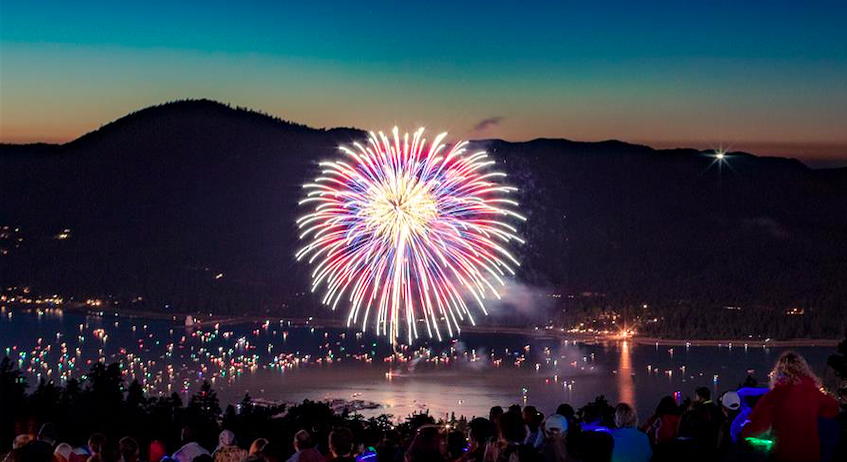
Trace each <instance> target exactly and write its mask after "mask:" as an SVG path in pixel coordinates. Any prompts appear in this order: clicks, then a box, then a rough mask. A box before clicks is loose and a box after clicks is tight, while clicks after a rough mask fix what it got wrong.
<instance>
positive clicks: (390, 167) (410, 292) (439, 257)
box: [296, 127, 525, 343]
mask: <svg viewBox="0 0 847 462" xmlns="http://www.w3.org/2000/svg"><path fill="white" fill-rule="evenodd" d="M423 133H424V129H423V128H420V129H418V130H417V131H416V132H415V133H413V134H412V135H409V134H408V133H406V134H403V135H402V136H401V135H400V134H399V131H398V129H397V128H396V127H395V128H394V130H393V131H392V135H393V136H386V135H385V134H383V133H382V132H379V133H378V134H374V133H373V132H372V133H370V136H369V138H368V141H367V144H365V145H362V144H359V143H354V144H353V147H352V148H348V147H345V146H342V147H341V148H340V149H341V152H342V153H343V154H344V156H343V158H341V159H338V160H335V161H331V162H322V163H320V166H321V168H322V172H321V176H319V177H318V178H316V179H315V180H314V182H312V183H308V184H306V185H304V186H303V188H304V189H305V190H306V191H307V194H306V197H305V198H304V199H303V200H302V201H300V204H301V205H307V206H308V207H309V208H310V212H309V213H308V214H307V215H305V216H303V217H301V218H300V219H298V220H297V226H298V227H299V229H300V232H301V233H300V239H302V240H304V241H306V242H307V243H306V245H305V247H303V248H302V249H300V250H299V251H298V252H297V254H296V256H297V259H298V260H301V259H306V260H307V261H308V262H309V263H310V264H311V265H313V272H312V291H313V292H314V291H315V290H317V289H318V288H320V287H323V289H324V295H323V300H322V301H323V303H324V304H326V305H329V306H331V307H332V309H333V310H334V309H336V307H337V306H338V305H339V303H340V304H342V306H345V307H347V308H348V314H347V325H348V327H349V326H351V325H357V326H359V325H360V326H361V329H362V330H366V329H367V325H368V322H369V321H372V322H373V324H374V326H375V328H376V332H377V334H378V335H386V336H388V337H389V338H390V340H391V342H395V341H396V340H397V339H398V337H400V335H401V333H400V329H401V326H403V325H405V335H406V338H407V341H408V342H409V343H411V342H412V340H413V339H414V338H417V336H418V331H419V330H424V329H425V331H426V334H428V335H429V336H430V337H437V338H438V339H441V338H442V335H443V332H442V331H443V330H444V329H445V328H446V333H447V335H448V336H450V337H452V336H454V335H456V334H458V333H459V332H460V331H461V327H460V325H461V323H463V322H469V323H471V324H474V318H473V313H472V310H471V306H473V305H474V304H475V305H477V306H478V307H479V310H480V311H482V313H486V314H487V312H486V310H485V303H484V301H485V299H486V298H488V297H489V295H490V296H493V297H495V298H499V297H500V295H499V293H498V291H497V287H498V286H503V284H504V278H505V277H508V276H510V275H513V274H514V270H513V267H517V266H519V263H518V261H517V260H516V259H515V257H513V256H512V255H511V253H510V252H509V250H508V246H509V244H511V243H512V242H513V241H517V242H521V243H522V242H523V241H522V240H521V239H520V238H519V237H518V236H517V234H516V233H517V232H516V230H515V228H514V227H513V226H512V225H511V224H510V223H509V222H510V221H514V220H525V218H524V217H522V216H521V215H519V214H518V213H516V212H515V211H513V209H514V208H516V207H517V205H518V204H517V202H515V201H513V200H511V199H509V198H508V195H509V193H512V192H514V191H515V190H516V189H515V188H513V187H510V186H505V185H502V184H499V183H498V182H497V180H498V179H500V178H502V177H505V176H506V175H505V174H504V173H500V172H492V171H489V168H490V166H491V165H492V164H494V161H493V160H490V159H489V158H488V156H487V154H486V153H485V152H474V153H468V152H467V151H466V148H467V144H468V143H467V142H465V141H461V142H458V143H456V144H453V145H452V146H450V147H448V146H447V145H446V144H444V143H443V140H444V138H445V137H446V135H447V134H446V133H442V134H440V135H438V136H437V137H435V139H434V140H433V141H432V142H431V143H429V144H427V140H426V138H424V137H423ZM421 324H423V326H421ZM424 326H425V327H424Z"/></svg>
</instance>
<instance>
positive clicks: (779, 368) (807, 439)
mask: <svg viewBox="0 0 847 462" xmlns="http://www.w3.org/2000/svg"><path fill="white" fill-rule="evenodd" d="M770 378H771V390H770V391H769V392H768V393H767V394H765V395H764V396H762V397H761V399H759V401H758V402H757V403H756V406H755V407H754V408H753V412H751V413H750V417H749V422H748V423H747V424H746V425H744V427H743V429H742V431H741V437H742V438H747V437H756V436H762V435H763V434H765V433H767V432H768V431H770V432H771V433H772V435H773V440H774V444H773V459H774V460H776V461H786V462H787V461H792V462H818V461H819V460H820V446H821V441H820V434H819V431H818V419H819V418H834V417H835V416H836V415H837V414H838V402H837V401H836V400H835V398H833V397H831V396H829V395H827V394H826V393H824V392H823V391H822V387H821V382H820V379H818V377H817V376H816V375H815V373H814V372H812V369H811V368H810V367H809V364H808V363H806V360H805V359H803V357H802V356H800V355H799V354H797V353H795V352H793V351H786V352H784V353H782V354H781V355H779V359H777V360H776V365H774V368H773V371H771V374H770Z"/></svg>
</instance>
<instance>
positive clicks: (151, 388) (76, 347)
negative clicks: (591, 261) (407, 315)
mask: <svg viewBox="0 0 847 462" xmlns="http://www.w3.org/2000/svg"><path fill="white" fill-rule="evenodd" d="M0 320H2V321H0V339H2V340H0V352H2V354H3V355H6V356H9V357H10V358H11V359H12V360H14V361H15V362H16V363H17V365H18V367H20V369H21V370H22V371H24V373H25V375H26V377H27V379H28V380H29V383H30V385H31V386H32V387H35V386H36V385H37V383H38V381H39V380H53V381H55V382H57V383H60V384H61V383H64V382H66V381H67V380H69V379H70V378H77V379H82V380H84V379H85V374H86V373H87V372H88V371H89V370H90V368H91V366H92V365H93V364H95V363H96V362H98V361H102V362H106V363H111V362H117V363H119V364H120V367H121V369H122V371H123V373H124V378H125V381H126V382H127V383H129V382H130V381H132V380H138V381H139V383H140V384H141V385H142V386H143V388H144V390H145V391H146V392H147V393H148V395H150V396H160V395H167V394H171V393H178V394H180V395H183V397H186V396H188V395H189V394H190V393H193V392H195V391H196V390H197V389H198V388H199V386H200V384H201V383H202V381H203V380H208V381H210V382H211V383H212V385H213V386H214V387H215V389H216V390H218V392H219V396H220V397H221V399H222V402H225V403H230V402H237V401H238V400H239V399H240V398H241V397H242V396H243V395H244V394H245V393H249V394H250V395H251V396H252V397H253V398H256V399H259V400H264V401H266V402H274V403H278V402H296V401H300V400H302V399H306V398H309V399H322V400H339V401H345V402H352V401H356V402H358V404H359V406H360V407H361V408H362V409H366V410H367V412H370V413H371V414H379V413H389V414H393V415H395V416H404V415H407V414H408V413H411V412H415V411H417V410H422V409H430V410H431V411H432V412H433V413H435V414H441V413H447V412H451V411H455V412H457V414H458V413H462V414H464V415H483V414H484V413H485V412H487V409H488V407H490V406H491V405H494V404H501V405H504V404H511V403H528V404H535V405H536V406H540V407H555V405H557V404H558V403H560V402H570V403H573V404H575V405H582V404H584V403H586V402H588V401H590V400H592V399H593V398H594V397H595V396H597V395H601V394H602V395H605V396H606V397H607V398H609V399H610V400H616V399H624V400H627V401H630V402H633V403H634V404H635V405H636V406H638V407H640V410H642V411H644V412H650V411H651V410H652V406H654V405H655V403H657V402H658V398H659V397H661V396H662V395H665V394H671V393H673V392H675V391H681V392H682V393H683V394H690V392H691V391H692V390H693V388H694V387H696V386H700V385H710V386H711V387H712V388H713V389H714V390H715V392H720V391H721V390H723V389H729V388H731V387H734V386H736V385H737V384H738V383H740V382H741V381H742V380H744V378H745V377H746V376H747V374H748V373H750V374H753V375H754V376H755V377H756V378H757V379H759V380H760V381H762V382H764V381H766V380H767V370H768V369H769V367H770V366H771V363H772V361H773V360H774V359H775V358H776V355H777V354H779V352H780V351H781V349H778V348H760V347H755V348H753V347H748V348H744V347H733V348H730V347H696V346H690V347H685V346H677V347H667V346H660V345H657V346H655V347H653V346H647V345H635V344H631V343H630V342H627V341H620V342H603V343H597V344H590V343H584V342H577V341H572V340H566V339H562V338H559V337H557V336H555V335H542V336H530V335H502V334H484V333H466V334H465V335H464V337H463V338H462V339H461V340H456V339H454V340H451V341H448V342H432V341H419V342H417V343H415V344H413V345H411V346H410V345H396V346H394V347H392V346H391V345H389V344H387V343H385V342H383V341H380V339H379V338H378V337H376V336H373V335H370V334H366V333H361V332H358V333H356V332H349V331H346V330H344V329H337V328H322V327H319V326H296V325H292V324H290V323H289V322H287V321H279V320H270V319H268V320H265V321H261V322H243V323H238V324H232V325H220V324H214V323H211V324H209V325H205V324H203V325H200V326H199V327H196V328H186V327H184V326H183V325H182V323H180V322H174V321H172V320H162V319H155V320H145V319H140V318H131V317H125V316H119V315H115V314H106V313H103V312H97V313H89V314H82V313H77V312H68V313H64V312H63V311H62V310H61V309H54V308H47V309H14V310H13V309H11V308H8V307H7V308H3V309H2V312H0ZM803 353H804V354H805V355H806V356H807V357H808V358H809V359H810V363H812V364H825V358H826V356H827V355H828V354H829V353H830V351H829V349H827V348H804V349H803ZM459 377H461V380H458V378H459Z"/></svg>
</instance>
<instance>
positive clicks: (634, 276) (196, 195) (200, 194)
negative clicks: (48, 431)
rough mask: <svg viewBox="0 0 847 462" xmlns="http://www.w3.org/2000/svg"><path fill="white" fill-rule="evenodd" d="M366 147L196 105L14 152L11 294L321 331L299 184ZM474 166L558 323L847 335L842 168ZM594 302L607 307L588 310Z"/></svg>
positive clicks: (529, 149) (624, 162)
mask: <svg viewBox="0 0 847 462" xmlns="http://www.w3.org/2000/svg"><path fill="white" fill-rule="evenodd" d="M386 128H388V127H386ZM364 134H365V132H363V131H361V130H356V129H350V128H337V129H328V130H326V129H313V128H309V127H307V126H304V125H299V124H295V123H291V122H287V121H284V120H281V119H278V118H274V117H271V116H268V115H265V114H260V113H257V112H254V111H249V110H245V109H242V108H231V107H229V106H227V105H224V104H221V103H217V102H213V101H208V100H192V101H179V102H173V103H167V104H163V105H160V106H154V107H150V108H146V109H142V110H140V111H137V112H134V113H132V114H130V115H128V116H126V117H123V118H121V119H118V120H116V121H114V122H111V123H109V124H106V125H104V126H103V127H101V128H100V129H98V130H96V131H94V132H91V133H89V134H86V135H84V136H82V137H80V138H78V139H76V140H74V141H71V142H69V143H66V144H63V145H43V144H37V145H0V197H2V201H0V226H3V225H7V226H12V227H14V228H20V230H21V231H20V237H22V238H23V239H24V240H23V241H22V242H17V241H15V242H13V241H12V240H10V239H6V241H0V248H7V254H6V255H0V283H2V284H4V285H6V286H10V285H16V284H18V285H31V286H34V287H36V288H39V289H42V290H44V291H56V292H60V293H62V294H67V295H75V296H78V297H88V296H105V295H106V294H111V295H113V296H115V297H116V298H118V299H121V300H128V299H133V298H135V297H142V300H141V301H138V304H139V305H141V306H144V307H145V308H148V309H162V307H163V306H164V305H168V306H169V307H170V309H180V310H197V309H202V310H210V311H216V312H244V311H260V312H270V313H274V314H278V315H285V314H299V313H305V312H315V310H316V309H317V308H316V304H317V296H313V295H310V294H308V290H307V289H308V287H309V285H308V278H307V268H306V267H304V265H301V264H298V263H296V262H295V261H294V258H293V254H294V251H295V249H296V248H297V247H298V245H299V244H298V242H297V233H296V228H295V226H294V220H295V218H296V216H297V215H298V214H299V213H300V211H298V209H297V201H298V200H299V199H300V195H301V185H302V184H303V183H304V182H305V181H308V180H310V179H312V178H313V177H314V176H315V174H316V173H317V161H319V160H321V159H324V158H331V157H334V156H336V155H337V146H338V145H339V144H344V143H349V142H351V141H354V140H357V139H361V138H362V137H363V136H364ZM473 147H474V148H482V149H486V150H488V151H489V152H490V153H491V154H492V156H493V157H494V158H495V159H496V160H497V161H498V165H500V166H501V168H503V169H505V170H506V171H507V172H508V173H509V182H510V183H512V184H514V185H516V186H518V187H519V188H520V192H519V201H520V202H521V204H522V210H523V212H524V213H525V214H526V215H527V216H528V217H529V221H528V222H527V225H526V226H525V227H524V228H522V229H521V232H522V233H523V234H524V235H525V237H526V238H527V244H526V245H525V246H522V247H521V248H519V249H517V250H518V254H519V255H520V258H521V261H522V263H523V265H522V268H521V270H520V276H519V280H520V282H522V283H524V284H526V285H527V286H529V287H532V288H534V289H537V290H535V291H534V293H535V294H536V295H538V296H539V297H541V296H549V295H551V294H565V295H568V294H571V295H574V298H571V299H568V298H567V297H565V300H564V301H562V302H558V303H557V304H554V306H555V307H556V308H562V307H565V308H568V309H569V310H570V311H580V310H590V309H615V310H618V311H624V312H628V313H629V315H630V316H631V317H646V316H647V314H646V313H641V312H639V311H637V310H636V308H635V307H640V306H642V305H643V304H648V305H649V306H650V307H651V308H650V314H651V315H652V314H655V315H656V316H657V317H659V318H664V319H665V321H663V322H664V324H663V327H662V328H663V329H665V330H664V332H676V331H677V330H679V329H683V328H687V327H689V326H677V327H674V323H682V322H683V321H682V320H681V319H678V318H680V317H683V316H684V317H687V318H691V317H692V316H694V317H696V316H698V315H699V314H702V317H703V318H704V319H703V320H702V324H703V325H704V326H706V327H703V329H707V328H708V327H709V326H708V325H709V322H708V320H709V319H717V318H720V319H723V317H724V316H726V315H727V313H726V312H725V310H723V307H724V306H742V307H745V308H746V309H747V310H748V312H751V313H752V312H755V313H758V314H757V315H756V316H758V317H761V313H777V314H779V315H780V316H781V314H782V313H783V311H784V310H785V309H787V308H789V307H795V306H800V307H803V308H804V309H805V313H806V314H805V315H804V316H802V317H801V318H802V319H799V320H797V321H796V322H795V321H794V320H793V318H792V322H794V323H795V324H796V325H795V326H794V327H792V329H793V330H791V331H790V332H786V333H784V335H795V334H797V335H827V336H835V335H839V334H840V333H841V331H843V328H844V325H845V321H844V320H845V315H844V311H845V310H844V300H847V283H845V281H847V169H829V170H814V169H810V168H808V167H806V166H805V165H803V164H802V163H801V162H799V161H797V160H793V159H784V158H774V157H757V156H754V155H752V154H747V153H728V155H727V157H726V159H725V162H723V163H719V162H716V160H715V158H714V157H713V156H710V153H708V152H703V151H698V150H693V149H671V150H656V149H652V148H650V147H648V146H642V145H633V144H628V143H624V142H621V141H615V140H610V141H603V142H576V141H569V140H561V139H536V140H532V141H526V142H519V143H512V142H507V141H503V140H477V141H474V142H473ZM65 229H69V230H70V232H69V237H68V238H67V239H57V238H56V236H57V235H58V234H60V233H62V232H63V230H65ZM16 236H17V234H16ZM219 275H220V276H219ZM304 292H305V294H304ZM588 292H590V293H591V294H602V295H601V296H599V298H598V297H597V296H594V295H592V296H580V295H579V294H582V293H588ZM557 300H558V299H557ZM541 305H545V306H548V305H549V303H546V301H545V303H541V300H540V299H539V306H541ZM512 308H515V307H510V306H504V307H501V309H500V311H501V312H502V311H510V310H511V309H512ZM554 312H555V313H554V314H555V315H556V316H558V315H560V310H559V309H556V310H554ZM318 313H321V314H322V313H323V312H318ZM547 314H549V313H545V315H547ZM733 315H735V313H733ZM739 319H740V318H739ZM824 320H828V321H826V322H824ZM728 322H730V323H731V322H732V321H731V320H730V321H728ZM738 322H739V323H740V321H738ZM700 323H701V321H700V320H692V321H691V325H693V326H697V325H699V324H700ZM659 324H661V323H659ZM724 327H725V326H724ZM724 327H722V328H724ZM748 327H749V326H747V325H745V326H744V329H747V330H749V329H748ZM652 328H653V327H650V326H645V329H652ZM763 329H764V331H763V332H764V333H769V331H768V330H767V329H770V327H766V326H765V327H763ZM747 330H744V331H743V332H746V331H747ZM679 332H684V330H679ZM741 332H742V331H737V332H736V331H733V332H732V333H733V334H739V333H741ZM724 333H726V331H724ZM756 333H759V332H756ZM716 335H717V334H716Z"/></svg>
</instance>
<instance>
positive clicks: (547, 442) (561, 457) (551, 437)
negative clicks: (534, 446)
mask: <svg viewBox="0 0 847 462" xmlns="http://www.w3.org/2000/svg"><path fill="white" fill-rule="evenodd" d="M542 427H543V430H544V443H543V445H542V446H541V456H542V459H543V460H544V462H564V461H566V460H567V459H568V448H567V442H566V441H567V440H566V438H567V436H568V419H566V418H565V417H564V416H561V415H559V414H551V415H550V416H548V417H547V418H546V419H545V420H544V424H543V425H542Z"/></svg>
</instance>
